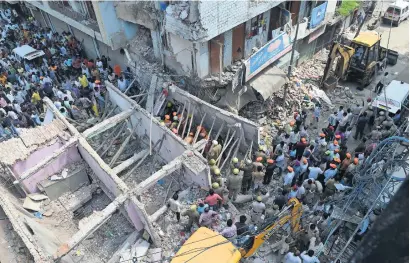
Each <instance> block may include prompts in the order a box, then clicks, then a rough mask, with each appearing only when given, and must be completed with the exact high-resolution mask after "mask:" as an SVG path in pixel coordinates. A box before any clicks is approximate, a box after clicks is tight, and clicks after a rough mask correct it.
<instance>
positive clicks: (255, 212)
mask: <svg viewBox="0 0 410 263" xmlns="http://www.w3.org/2000/svg"><path fill="white" fill-rule="evenodd" d="M265 209H266V206H265V204H264V203H262V196H258V197H256V201H254V202H253V203H252V212H251V220H252V222H253V223H254V224H260V223H262V222H263V219H262V215H263V214H264V213H265Z"/></svg>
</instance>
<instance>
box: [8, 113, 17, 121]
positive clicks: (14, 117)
mask: <svg viewBox="0 0 410 263" xmlns="http://www.w3.org/2000/svg"><path fill="white" fill-rule="evenodd" d="M7 116H9V117H11V118H12V119H13V120H17V119H18V116H17V114H16V113H15V112H14V111H9V112H7Z"/></svg>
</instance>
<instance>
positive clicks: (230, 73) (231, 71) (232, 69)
mask: <svg viewBox="0 0 410 263" xmlns="http://www.w3.org/2000/svg"><path fill="white" fill-rule="evenodd" d="M243 62H244V60H241V61H236V62H235V63H234V64H232V65H229V66H227V67H226V68H225V71H224V72H222V73H221V82H220V81H219V74H216V75H211V77H209V78H205V79H204V80H203V81H202V82H201V86H202V88H210V87H214V88H222V87H226V85H227V84H228V83H230V82H231V81H232V79H233V77H234V76H235V73H236V72H237V71H238V70H239V69H240V68H241V67H242V64H243Z"/></svg>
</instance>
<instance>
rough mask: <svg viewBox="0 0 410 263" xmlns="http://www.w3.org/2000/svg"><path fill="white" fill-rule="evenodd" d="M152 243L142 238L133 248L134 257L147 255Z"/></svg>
mask: <svg viewBox="0 0 410 263" xmlns="http://www.w3.org/2000/svg"><path fill="white" fill-rule="evenodd" d="M149 246H150V244H149V243H148V242H147V241H145V240H144V239H142V238H140V239H138V240H137V242H136V243H135V244H134V245H133V246H132V248H131V254H132V257H136V258H142V257H144V256H146V255H147V253H148V249H149Z"/></svg>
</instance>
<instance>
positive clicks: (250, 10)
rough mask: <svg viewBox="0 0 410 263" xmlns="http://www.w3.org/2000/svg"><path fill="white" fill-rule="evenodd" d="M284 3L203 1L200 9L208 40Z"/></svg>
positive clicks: (200, 3) (225, 0)
mask: <svg viewBox="0 0 410 263" xmlns="http://www.w3.org/2000/svg"><path fill="white" fill-rule="evenodd" d="M281 2H283V1H280V0H278V1H263V2H262V1H254V2H250V1H232V0H224V1H223V0H220V1H201V2H199V5H198V9H199V15H200V21H201V24H202V27H203V28H204V29H205V30H206V31H207V37H206V39H207V40H209V39H212V38H214V37H216V36H217V35H220V34H222V33H224V32H226V31H228V30H230V29H232V28H234V27H235V26H237V25H239V24H241V23H244V22H246V21H248V20H250V19H251V18H253V17H255V16H257V15H258V14H261V13H263V12H266V11H268V10H269V9H271V8H273V7H275V6H277V5H279V4H280V3H281Z"/></svg>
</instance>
